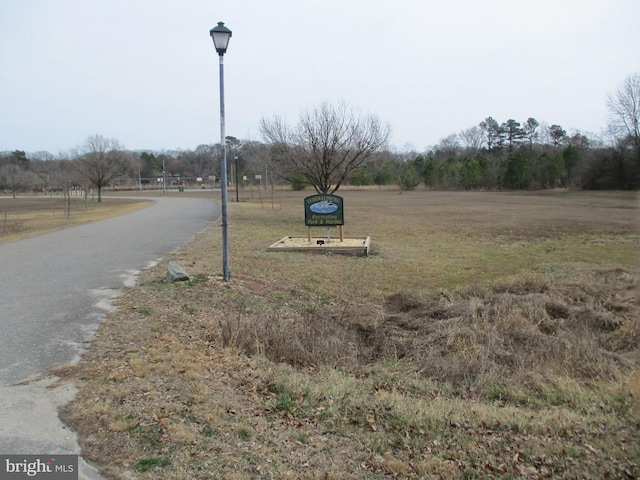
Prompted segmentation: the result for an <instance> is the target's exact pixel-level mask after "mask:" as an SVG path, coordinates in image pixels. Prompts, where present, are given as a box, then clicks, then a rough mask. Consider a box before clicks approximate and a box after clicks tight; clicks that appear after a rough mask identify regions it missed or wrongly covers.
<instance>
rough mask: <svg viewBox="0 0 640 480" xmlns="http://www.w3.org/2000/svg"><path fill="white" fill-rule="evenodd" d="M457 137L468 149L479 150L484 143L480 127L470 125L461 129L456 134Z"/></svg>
mask: <svg viewBox="0 0 640 480" xmlns="http://www.w3.org/2000/svg"><path fill="white" fill-rule="evenodd" d="M458 138H459V139H460V140H462V143H463V145H464V147H465V148H466V149H468V150H480V148H482V144H483V143H484V132H483V131H482V130H481V129H480V127H471V128H467V129H466V130H462V131H461V132H460V133H459V134H458Z"/></svg>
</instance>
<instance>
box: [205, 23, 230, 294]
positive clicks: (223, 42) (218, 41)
mask: <svg viewBox="0 0 640 480" xmlns="http://www.w3.org/2000/svg"><path fill="white" fill-rule="evenodd" d="M209 35H211V38H212V39H213V46H214V47H215V48H216V52H218V58H219V59H220V145H221V147H222V148H221V150H222V156H221V159H220V177H221V187H222V279H223V280H224V281H225V282H228V281H229V278H230V277H231V275H230V272H229V244H228V239H227V142H226V136H225V131H224V61H223V59H224V54H225V53H226V52H227V46H228V45H229V39H230V38H231V30H229V29H228V28H227V27H225V26H224V23H223V22H218V25H217V26H215V27H213V28H212V29H211V30H209Z"/></svg>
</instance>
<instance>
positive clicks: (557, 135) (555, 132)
mask: <svg viewBox="0 0 640 480" xmlns="http://www.w3.org/2000/svg"><path fill="white" fill-rule="evenodd" d="M549 136H550V137H551V141H552V142H553V144H554V145H555V146H556V147H557V146H559V145H562V143H563V142H564V141H565V140H566V139H567V132H566V130H565V129H564V128H562V127H561V126H560V125H551V126H550V127H549Z"/></svg>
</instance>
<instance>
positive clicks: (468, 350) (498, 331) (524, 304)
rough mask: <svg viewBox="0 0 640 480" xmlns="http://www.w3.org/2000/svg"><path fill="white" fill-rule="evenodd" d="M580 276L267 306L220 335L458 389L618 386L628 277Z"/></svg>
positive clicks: (305, 362)
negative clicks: (400, 367) (391, 365)
mask: <svg viewBox="0 0 640 480" xmlns="http://www.w3.org/2000/svg"><path fill="white" fill-rule="evenodd" d="M601 270H602V269H601ZM604 270H606V268H605V269H604ZM574 273H575V272H574ZM580 278H581V279H582V280H583V281H587V280H588V283H587V284H580V283H578V284H576V283H575V282H574V283H572V284H566V283H563V281H562V279H561V278H554V277H553V276H543V275H540V276H532V275H528V276H527V277H526V278H521V279H513V280H512V281H511V282H502V283H500V284H499V285H495V286H494V287H481V288H478V287H475V288H470V289H467V290H463V291H459V292H432V293H418V292H415V291H414V292H399V293H396V294H394V295H391V296H389V297H387V298H386V300H385V301H384V303H383V304H382V305H381V306H379V307H377V308H374V307H371V306H368V307H366V308H365V307H363V306H357V305H350V304H344V305H341V306H335V305H333V306H330V305H322V306H319V307H317V308H314V309H311V310H309V311H300V310H299V309H298V310H296V309H293V308H291V307H288V306H284V305H283V306H273V307H272V308H270V309H267V310H265V311H262V312H261V313H260V314H258V315H252V316H237V317H235V318H232V319H225V320H222V321H220V329H219V330H220V332H221V339H222V343H223V345H224V346H226V347H233V348H235V349H238V350H240V351H242V352H244V353H245V354H246V355H250V356H251V355H256V354H259V355H264V356H266V357H267V358H269V359H271V360H272V361H275V362H285V363H288V364H290V365H293V366H309V365H314V366H320V365H324V366H326V365H330V366H333V367H339V368H342V369H346V370H349V369H351V368H354V367H356V366H358V365H367V364H372V363H375V362H376V361H402V362H404V363H405V364H408V365H412V368H413V369H414V370H415V371H416V372H417V373H419V374H420V375H422V376H424V377H426V378H429V379H431V380H436V381H439V382H444V383H447V384H449V385H451V386H452V387H454V388H455V389H458V390H459V391H461V392H473V394H474V395H484V394H486V392H494V391H496V389H497V388H499V389H502V390H504V386H505V385H510V387H509V388H508V389H507V390H509V389H510V390H512V391H514V392H519V393H518V395H517V396H518V397H522V395H525V396H526V395H531V396H532V397H535V396H539V395H542V393H541V392H543V393H544V392H545V391H546V390H545V388H542V387H541V386H540V381H539V380H537V381H536V382H533V383H532V382H531V381H530V379H531V378H532V377H531V374H532V372H535V374H536V378H538V377H539V378H542V379H545V378H549V379H550V378H552V377H554V378H555V377H557V375H558V373H559V372H560V373H561V375H563V376H565V377H566V379H567V382H565V383H566V384H569V383H571V382H579V383H582V384H587V383H589V382H591V381H593V380H596V379H605V380H607V379H610V380H613V379H620V378H622V377H621V376H622V375H624V372H625V371H627V372H628V369H629V368H631V366H632V365H633V363H634V360H633V359H632V357H630V356H628V355H626V356H625V352H633V351H637V349H638V331H639V327H638V319H637V318H636V317H635V316H633V315H632V314H633V313H634V312H635V311H636V310H637V307H636V305H635V304H634V301H635V300H634V297H633V296H632V295H630V294H629V291H630V288H629V282H631V281H632V280H633V277H632V276H630V275H627V274H626V272H625V271H620V270H615V271H608V270H607V271H606V274H603V272H602V271H600V272H593V271H590V272H584V273H583V275H582V276H581V277H580ZM620 291H623V292H626V293H625V294H624V295H620V294H617V293H616V292H620ZM586 292H588V295H586ZM607 306H610V308H609V309H608V307H607ZM516 382H518V383H516ZM560 383H562V382H560ZM483 392H485V393H483ZM545 395H546V394H545ZM507 396H508V395H507ZM556 397H558V398H561V397H562V395H561V394H558V395H556Z"/></svg>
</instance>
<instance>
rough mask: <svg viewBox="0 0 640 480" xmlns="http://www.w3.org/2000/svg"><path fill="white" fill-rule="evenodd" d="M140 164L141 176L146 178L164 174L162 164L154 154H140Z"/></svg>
mask: <svg viewBox="0 0 640 480" xmlns="http://www.w3.org/2000/svg"><path fill="white" fill-rule="evenodd" d="M140 163H141V168H140V170H141V175H144V176H145V177H150V176H151V175H155V174H157V173H159V172H162V162H161V161H159V160H158V158H157V157H156V156H155V154H154V153H152V152H142V153H141V154H140Z"/></svg>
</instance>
